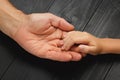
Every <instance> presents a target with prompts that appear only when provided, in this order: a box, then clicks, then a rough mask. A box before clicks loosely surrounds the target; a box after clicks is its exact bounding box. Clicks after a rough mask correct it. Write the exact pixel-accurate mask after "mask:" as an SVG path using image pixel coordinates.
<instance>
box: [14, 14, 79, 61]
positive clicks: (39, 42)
mask: <svg viewBox="0 0 120 80" xmlns="http://www.w3.org/2000/svg"><path fill="white" fill-rule="evenodd" d="M24 22H25V23H24V24H22V25H21V26H20V27H19V28H18V29H17V31H16V33H15V35H14V36H13V39H14V40H15V41H16V42H17V43H18V44H19V45H20V46H22V47H23V48H24V49H25V50H26V51H28V52H29V53H31V54H33V55H35V56H37V57H40V58H46V59H51V60H57V61H70V60H73V61H78V60H80V59H81V55H80V54H78V53H76V52H72V51H66V52H65V51H62V50H61V48H60V47H59V46H60V45H61V43H60V39H61V38H62V35H63V32H64V30H65V31H70V30H73V29H74V28H73V26H72V25H70V24H69V23H67V22H66V21H65V20H64V19H62V18H60V17H57V16H55V15H52V14H50V13H44V14H31V15H28V19H27V20H26V21H24Z"/></svg>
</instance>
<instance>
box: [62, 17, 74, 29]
mask: <svg viewBox="0 0 120 80" xmlns="http://www.w3.org/2000/svg"><path fill="white" fill-rule="evenodd" d="M60 26H61V28H62V29H63V30H65V31H71V30H74V26H73V25H72V24H70V23H68V22H67V21H66V20H64V19H62V20H61V21H60Z"/></svg>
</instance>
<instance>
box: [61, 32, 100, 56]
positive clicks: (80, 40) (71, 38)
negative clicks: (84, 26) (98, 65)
mask: <svg viewBox="0 0 120 80" xmlns="http://www.w3.org/2000/svg"><path fill="white" fill-rule="evenodd" d="M63 41H64V45H63V47H62V49H63V50H72V51H75V52H80V53H81V54H82V55H83V56H85V55H86V54H87V53H89V54H92V55H97V54H98V53H99V52H100V50H101V45H100V43H99V39H98V38H96V37H95V36H93V35H91V34H89V33H87V32H80V31H71V32H69V33H68V34H66V36H65V38H64V40H63ZM76 45H77V46H76Z"/></svg>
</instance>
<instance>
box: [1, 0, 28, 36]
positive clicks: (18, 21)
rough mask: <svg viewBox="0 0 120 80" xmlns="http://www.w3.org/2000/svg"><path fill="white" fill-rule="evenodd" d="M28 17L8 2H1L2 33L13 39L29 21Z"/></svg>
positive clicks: (4, 0)
mask: <svg viewBox="0 0 120 80" xmlns="http://www.w3.org/2000/svg"><path fill="white" fill-rule="evenodd" d="M26 19H27V15H25V14H24V13H23V12H22V11H20V10H17V9H16V8H15V7H13V6H12V5H11V4H10V3H9V2H8V1H7V0H2V1H0V31H2V32H3V33H4V34H6V35H8V36H9V37H13V36H14V35H15V33H16V31H17V30H18V28H19V27H20V26H22V25H23V23H25V22H26V21H27V20H26Z"/></svg>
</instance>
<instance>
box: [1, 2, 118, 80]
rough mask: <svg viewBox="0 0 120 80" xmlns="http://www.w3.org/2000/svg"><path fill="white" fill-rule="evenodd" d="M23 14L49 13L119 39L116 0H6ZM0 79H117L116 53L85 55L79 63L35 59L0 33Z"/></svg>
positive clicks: (82, 28) (76, 27) (78, 25)
mask: <svg viewBox="0 0 120 80" xmlns="http://www.w3.org/2000/svg"><path fill="white" fill-rule="evenodd" d="M10 1H11V3H12V4H13V5H14V6H15V7H16V8H18V9H20V10H22V11H23V12H24V13H26V14H30V13H44V12H51V13H53V14H55V15H57V16H60V17H62V18H64V19H66V20H67V21H68V22H69V23H71V24H73V25H74V26H75V29H76V30H80V31H87V32H89V33H91V34H93V35H95V36H97V37H109V38H120V0H10ZM0 80H120V55H99V56H91V55H88V56H87V57H85V58H84V59H83V60H81V61H79V62H69V63H61V62H56V61H50V60H44V59H39V58H36V57H34V56H32V55H30V54H29V53H27V52H26V51H24V50H23V49H22V48H21V47H20V46H19V45H18V44H16V43H15V42H14V41H13V40H12V39H10V38H9V37H7V36H6V35H4V34H3V33H0Z"/></svg>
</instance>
